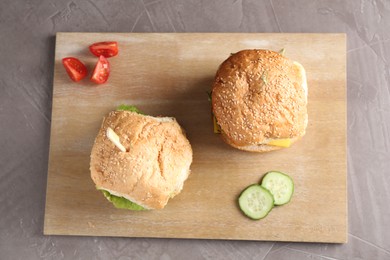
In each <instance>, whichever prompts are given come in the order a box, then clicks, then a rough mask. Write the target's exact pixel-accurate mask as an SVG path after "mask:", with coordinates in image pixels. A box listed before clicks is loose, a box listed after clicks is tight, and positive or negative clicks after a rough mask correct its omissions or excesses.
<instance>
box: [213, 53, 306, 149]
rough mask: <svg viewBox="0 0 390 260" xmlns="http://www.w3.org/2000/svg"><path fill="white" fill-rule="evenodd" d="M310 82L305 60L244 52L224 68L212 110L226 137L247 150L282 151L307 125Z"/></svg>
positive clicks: (298, 136)
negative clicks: (282, 142) (282, 141)
mask: <svg viewBox="0 0 390 260" xmlns="http://www.w3.org/2000/svg"><path fill="white" fill-rule="evenodd" d="M307 93H308V91H307V83H306V73H305V70H304V68H303V66H302V65H301V64H299V63H298V62H294V61H292V60H290V59H288V58H286V57H284V56H283V55H281V54H279V53H277V52H273V51H270V50H243V51H240V52H237V53H235V54H232V55H231V56H230V57H229V58H228V59H227V60H225V61H224V62H223V63H222V64H221V65H220V67H219V69H218V71H217V73H216V76H215V80H214V84H213V87H212V98H211V100H212V110H213V114H214V116H215V118H216V120H217V122H218V124H219V126H220V127H221V130H222V139H223V140H224V141H225V142H226V143H228V144H229V145H231V146H233V147H235V148H238V149H241V150H246V151H252V152H267V151H272V150H277V149H281V148H282V147H280V146H274V145H267V143H268V142H270V141H272V140H277V139H290V141H291V143H294V142H295V141H297V140H298V139H300V137H302V136H303V135H304V134H305V130H306V127H307V122H308V116H307Z"/></svg>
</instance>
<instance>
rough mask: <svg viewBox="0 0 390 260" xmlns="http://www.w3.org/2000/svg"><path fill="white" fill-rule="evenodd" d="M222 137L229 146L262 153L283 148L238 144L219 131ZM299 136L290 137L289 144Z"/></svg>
mask: <svg viewBox="0 0 390 260" xmlns="http://www.w3.org/2000/svg"><path fill="white" fill-rule="evenodd" d="M221 136H222V139H223V141H224V142H225V143H227V144H229V145H230V146H232V147H234V148H237V149H240V150H243V151H248V152H257V153H264V152H270V151H274V150H280V149H284V148H285V147H282V146H275V145H267V144H250V145H243V146H239V145H237V144H235V143H234V142H232V141H231V140H230V139H229V137H228V136H227V135H226V134H224V133H223V132H222V133H221ZM300 138H301V137H294V138H290V140H291V144H293V143H295V142H296V141H297V140H299V139H300Z"/></svg>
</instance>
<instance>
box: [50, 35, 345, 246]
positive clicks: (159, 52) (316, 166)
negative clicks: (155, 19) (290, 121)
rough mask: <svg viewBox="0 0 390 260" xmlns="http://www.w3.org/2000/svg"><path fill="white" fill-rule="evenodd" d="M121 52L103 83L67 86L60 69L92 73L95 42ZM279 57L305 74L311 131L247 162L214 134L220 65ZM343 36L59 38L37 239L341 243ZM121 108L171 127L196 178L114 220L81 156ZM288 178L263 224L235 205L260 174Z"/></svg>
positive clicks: (252, 155) (246, 155)
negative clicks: (181, 132) (80, 65)
mask: <svg viewBox="0 0 390 260" xmlns="http://www.w3.org/2000/svg"><path fill="white" fill-rule="evenodd" d="M108 40H115V41H118V44H119V48H120V53H119V55H118V56H117V57H113V58H110V62H111V68H112V73H111V76H110V79H109V81H108V83H106V84H104V85H99V86H97V85H94V84H93V83H91V82H89V80H88V79H85V80H83V81H81V82H80V83H74V82H72V81H70V79H69V78H68V76H67V74H66V72H65V70H64V68H63V67H62V64H61V59H62V58H64V57H67V56H75V57H78V58H79V59H81V60H82V61H84V62H85V63H86V64H87V67H88V68H89V70H90V71H91V70H92V69H93V67H94V64H95V62H96V60H97V58H96V57H94V56H92V55H91V54H90V53H89V51H88V46H89V45H90V44H91V43H94V42H98V41H108ZM247 48H249V49H253V48H261V49H272V50H276V51H278V50H280V49H282V48H285V50H286V52H285V55H286V56H287V57H289V58H291V59H293V60H296V61H299V62H300V63H301V64H303V66H304V67H305V68H306V72H307V77H308V86H309V106H308V111H309V125H308V129H307V134H306V136H305V137H304V138H303V139H302V140H301V141H299V142H297V143H296V144H295V145H293V146H292V147H290V148H288V149H284V150H279V151H274V152H270V153H266V154H257V153H248V152H243V151H239V150H236V149H233V148H231V147H230V146H228V145H226V144H224V143H223V142H222V140H221V138H220V136H219V135H216V134H214V133H213V131H212V128H213V127H212V122H211V117H210V103H209V101H208V99H207V94H206V91H209V90H210V86H211V84H212V81H213V77H214V74H215V72H216V70H217V68H218V65H219V64H220V63H221V62H222V61H223V60H224V59H226V58H227V57H228V56H229V55H230V53H233V52H237V51H239V50H241V49H247ZM345 82H346V37H345V35H344V34H252V33H251V34H240V33H217V34H214V33H191V34H175V33H169V34H137V33H58V34H57V38H56V53H55V70H54V86H53V112H52V128H51V140H50V157H49V170H48V181H47V196H46V211H45V222H44V233H45V234H48V235H49V234H56V235H86V236H122V237H169V238H202V239H237V240H274V241H310V242H335V243H344V242H346V241H347V176H346V140H347V139H346V86H345ZM120 104H131V105H136V106H138V107H139V109H140V110H141V111H144V112H145V113H147V114H150V115H155V116H157V115H166V116H174V117H176V118H177V119H178V121H179V123H180V124H181V125H182V126H183V127H184V128H185V129H186V131H187V136H188V138H189V140H190V142H191V144H192V147H193V151H194V160H193V164H192V167H191V169H192V173H191V175H190V177H189V179H188V180H187V182H186V183H185V186H184V190H183V191H182V193H180V194H179V195H178V196H176V197H175V198H174V199H172V200H171V201H170V202H169V203H168V205H167V207H166V208H165V209H164V210H155V211H144V212H132V211H127V210H120V209H115V208H114V207H113V206H112V205H111V204H110V203H109V202H108V201H107V200H106V199H105V198H104V197H103V195H102V194H101V192H99V191H97V190H96V189H95V187H94V184H93V182H92V180H91V179H90V174H89V155H90V151H91V148H92V144H93V141H94V138H95V136H96V134H97V132H98V129H99V127H100V124H101V121H102V119H103V116H105V115H106V114H107V113H108V112H109V111H110V110H114V109H115V108H116V107H117V106H118V105H120ZM270 170H279V171H283V172H286V173H288V174H289V175H290V176H292V178H293V179H294V182H295V193H294V196H293V198H292V200H291V202H290V203H289V204H287V205H284V206H281V207H277V208H274V209H273V210H272V211H271V213H270V214H269V215H268V216H267V217H266V218H265V219H263V220H260V221H253V220H250V219H248V218H246V217H245V216H244V215H243V214H242V213H241V212H240V210H239V208H238V206H237V197H238V195H239V194H240V192H241V191H242V190H243V189H244V188H245V187H246V186H248V185H250V184H252V183H256V182H259V181H260V179H261V178H262V176H263V175H264V173H265V172H267V171H270Z"/></svg>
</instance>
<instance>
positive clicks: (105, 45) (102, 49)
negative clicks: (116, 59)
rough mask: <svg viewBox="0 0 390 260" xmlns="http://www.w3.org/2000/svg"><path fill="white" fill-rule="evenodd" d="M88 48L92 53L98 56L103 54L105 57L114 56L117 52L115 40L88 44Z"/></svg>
mask: <svg viewBox="0 0 390 260" xmlns="http://www.w3.org/2000/svg"><path fill="white" fill-rule="evenodd" d="M89 50H90V51H91V53H92V54H93V55H95V56H96V57H99V56H100V55H103V56H104V57H106V58H109V57H113V56H116V55H117V54H118V43H117V42H97V43H94V44H92V45H90V46H89Z"/></svg>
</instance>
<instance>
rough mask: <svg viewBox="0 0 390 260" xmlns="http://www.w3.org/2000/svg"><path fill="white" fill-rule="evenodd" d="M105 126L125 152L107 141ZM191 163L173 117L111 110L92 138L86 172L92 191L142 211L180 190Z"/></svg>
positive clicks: (160, 204)
mask: <svg viewBox="0 0 390 260" xmlns="http://www.w3.org/2000/svg"><path fill="white" fill-rule="evenodd" d="M108 127H110V128H111V129H113V130H114V131H115V133H116V134H117V135H118V136H119V138H120V142H121V143H122V145H123V146H124V147H125V148H126V152H122V151H120V150H119V149H118V148H117V147H116V146H115V145H114V143H113V142H111V141H110V140H109V139H108V138H107V136H106V131H107V128H108ZM191 163H192V149H191V145H190V143H189V141H188V140H187V138H186V137H185V134H184V132H183V130H182V128H181V127H180V125H179V124H178V123H177V121H176V120H175V119H174V118H171V117H152V116H145V115H141V114H137V113H135V112H130V111H112V112H110V113H109V114H108V115H107V116H106V117H105V118H104V120H103V123H102V126H101V128H100V131H99V133H98V135H97V137H96V139H95V143H94V146H93V148H92V152H91V162H90V170H91V178H92V180H93V181H94V183H95V184H96V188H97V189H102V190H106V191H108V192H110V193H111V194H112V195H115V196H119V197H124V198H126V199H128V200H130V201H132V202H134V203H136V204H138V205H140V206H142V207H144V208H146V209H162V208H164V207H165V205H166V204H167V203H168V200H169V199H170V198H172V197H174V196H175V195H177V194H178V193H179V192H180V191H181V190H182V188H183V184H184V181H185V180H186V179H187V177H188V175H189V174H190V165H191Z"/></svg>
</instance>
